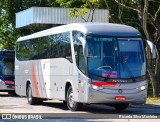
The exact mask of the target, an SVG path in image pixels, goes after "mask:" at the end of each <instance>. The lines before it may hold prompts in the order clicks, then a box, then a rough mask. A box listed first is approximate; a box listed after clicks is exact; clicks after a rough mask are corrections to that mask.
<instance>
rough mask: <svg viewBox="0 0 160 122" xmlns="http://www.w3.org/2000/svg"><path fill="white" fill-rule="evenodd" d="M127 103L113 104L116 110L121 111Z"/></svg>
mask: <svg viewBox="0 0 160 122" xmlns="http://www.w3.org/2000/svg"><path fill="white" fill-rule="evenodd" d="M128 105H129V104H128V103H124V104H116V105H114V107H115V109H116V110H119V111H122V110H125V109H126V108H127V107H128Z"/></svg>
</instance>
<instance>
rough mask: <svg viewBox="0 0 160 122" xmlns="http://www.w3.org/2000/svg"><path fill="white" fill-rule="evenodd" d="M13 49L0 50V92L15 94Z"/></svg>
mask: <svg viewBox="0 0 160 122" xmlns="http://www.w3.org/2000/svg"><path fill="white" fill-rule="evenodd" d="M14 59H15V51H14V50H1V51H0V92H8V93H9V94H15V80H14Z"/></svg>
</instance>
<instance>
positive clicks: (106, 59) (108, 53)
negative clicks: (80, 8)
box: [86, 36, 146, 81]
mask: <svg viewBox="0 0 160 122" xmlns="http://www.w3.org/2000/svg"><path fill="white" fill-rule="evenodd" d="M86 40H87V44H88V57H87V63H88V64H87V65H88V74H89V77H90V78H93V79H98V77H101V78H103V79H104V80H106V79H117V78H124V79H133V80H134V81H135V78H136V77H140V76H144V75H145V74H146V61H145V56H144V49H143V48H144V47H143V44H142V40H141V39H140V38H108V37H105V36H87V37H86Z"/></svg>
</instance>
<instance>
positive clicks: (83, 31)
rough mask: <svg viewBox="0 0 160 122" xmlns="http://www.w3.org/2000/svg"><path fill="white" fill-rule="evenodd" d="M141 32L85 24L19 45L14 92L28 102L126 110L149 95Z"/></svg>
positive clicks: (22, 40)
mask: <svg viewBox="0 0 160 122" xmlns="http://www.w3.org/2000/svg"><path fill="white" fill-rule="evenodd" d="M144 45H145V44H144V42H143V40H142V39H141V34H140V33H139V31H138V30H136V29H134V28H133V27H130V26H127V25H121V24H107V23H82V24H80V23H79V24H78V23H77V24H76V23H75V24H68V25H63V26H60V27H54V28H51V29H48V30H44V31H41V32H38V33H34V34H31V35H28V36H24V37H20V38H19V39H18V40H17V43H16V58H15V85H16V93H17V94H18V95H20V96H27V99H28V102H29V104H31V105H32V104H37V103H40V102H42V101H43V100H47V99H56V100H62V101H64V103H66V105H67V107H68V108H69V109H70V110H72V111H76V110H78V109H79V108H80V107H81V105H82V104H83V103H86V104H92V103H101V104H106V105H111V106H113V107H115V109H117V110H125V109H126V108H127V107H128V105H129V104H144V103H145V102H146V97H147V80H146V73H147V70H146V57H145V50H144Z"/></svg>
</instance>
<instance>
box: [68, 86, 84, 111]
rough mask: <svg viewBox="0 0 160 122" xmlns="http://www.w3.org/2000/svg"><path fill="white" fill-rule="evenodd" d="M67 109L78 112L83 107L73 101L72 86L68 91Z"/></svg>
mask: <svg viewBox="0 0 160 122" xmlns="http://www.w3.org/2000/svg"><path fill="white" fill-rule="evenodd" d="M66 104H67V108H68V109H69V110H71V111H77V110H79V109H80V107H81V105H82V104H81V103H78V102H75V101H74V100H73V90H72V87H71V86H70V87H69V88H68V90H67V100H66Z"/></svg>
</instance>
